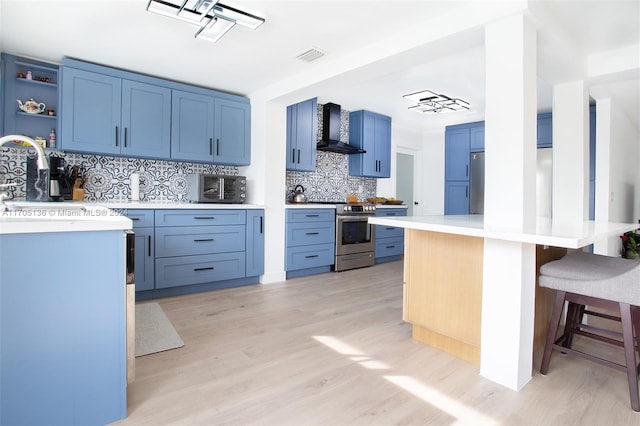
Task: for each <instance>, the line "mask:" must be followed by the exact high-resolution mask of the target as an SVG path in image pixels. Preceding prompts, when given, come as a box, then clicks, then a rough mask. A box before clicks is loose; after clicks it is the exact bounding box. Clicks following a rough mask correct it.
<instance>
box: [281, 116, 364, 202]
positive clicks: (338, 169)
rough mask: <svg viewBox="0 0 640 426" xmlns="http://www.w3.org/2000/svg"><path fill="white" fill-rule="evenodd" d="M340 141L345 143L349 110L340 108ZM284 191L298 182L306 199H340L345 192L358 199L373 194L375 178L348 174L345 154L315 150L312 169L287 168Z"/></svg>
mask: <svg viewBox="0 0 640 426" xmlns="http://www.w3.org/2000/svg"><path fill="white" fill-rule="evenodd" d="M321 138H322V105H320V104H318V140H320V139H321ZM340 142H344V143H349V111H345V110H342V111H340ZM286 184H287V189H286V194H285V196H286V197H288V196H289V195H290V194H291V191H292V190H293V189H294V188H295V187H296V186H297V185H302V187H303V188H304V189H305V195H306V196H307V200H308V201H342V202H346V200H347V194H358V198H359V199H360V200H366V199H367V198H369V197H375V196H376V179H373V178H362V177H357V176H349V156H348V155H347V154H337V153H334V152H324V151H318V152H317V158H316V171H315V172H294V171H287V178H286Z"/></svg>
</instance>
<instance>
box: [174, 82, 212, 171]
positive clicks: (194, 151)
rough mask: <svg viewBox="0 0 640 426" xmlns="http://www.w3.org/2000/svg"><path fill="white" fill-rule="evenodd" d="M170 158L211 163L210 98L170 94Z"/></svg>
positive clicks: (175, 92) (197, 94) (177, 91)
mask: <svg viewBox="0 0 640 426" xmlns="http://www.w3.org/2000/svg"><path fill="white" fill-rule="evenodd" d="M171 102H172V127H171V158H172V159H174V160H185V161H199V162H202V161H203V160H205V161H207V162H212V161H213V149H214V143H213V106H214V98H213V96H207V95H202V94H199V93H191V92H183V91H180V90H174V91H173V98H172V101H171Z"/></svg>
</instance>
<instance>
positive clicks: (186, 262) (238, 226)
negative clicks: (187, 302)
mask: <svg viewBox="0 0 640 426" xmlns="http://www.w3.org/2000/svg"><path fill="white" fill-rule="evenodd" d="M127 216H128V217H129V218H130V219H131V220H132V222H133V230H134V232H135V233H136V262H135V265H136V266H135V268H136V270H135V280H136V299H137V300H144V299H151V298H155V297H165V296H176V295H180V294H186V293H195V292H200V291H208V290H215V289H219V288H226V287H236V286H239V285H247V284H256V283H257V282H259V276H260V275H262V274H263V273H264V241H265V240H264V210H262V209H258V210H253V209H166V210H164V209H161V210H152V209H149V210H146V209H132V210H128V212H127Z"/></svg>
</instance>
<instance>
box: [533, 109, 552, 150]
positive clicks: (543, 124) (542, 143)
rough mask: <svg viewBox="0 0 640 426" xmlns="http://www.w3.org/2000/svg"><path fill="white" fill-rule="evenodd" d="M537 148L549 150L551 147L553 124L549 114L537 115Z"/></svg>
mask: <svg viewBox="0 0 640 426" xmlns="http://www.w3.org/2000/svg"><path fill="white" fill-rule="evenodd" d="M537 128H538V135H537V140H538V148H549V147H551V146H552V145H553V122H552V119H551V113H550V112H547V113H543V114H538V126H537Z"/></svg>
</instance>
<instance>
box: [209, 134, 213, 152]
mask: <svg viewBox="0 0 640 426" xmlns="http://www.w3.org/2000/svg"><path fill="white" fill-rule="evenodd" d="M209 155H213V138H209Z"/></svg>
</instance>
